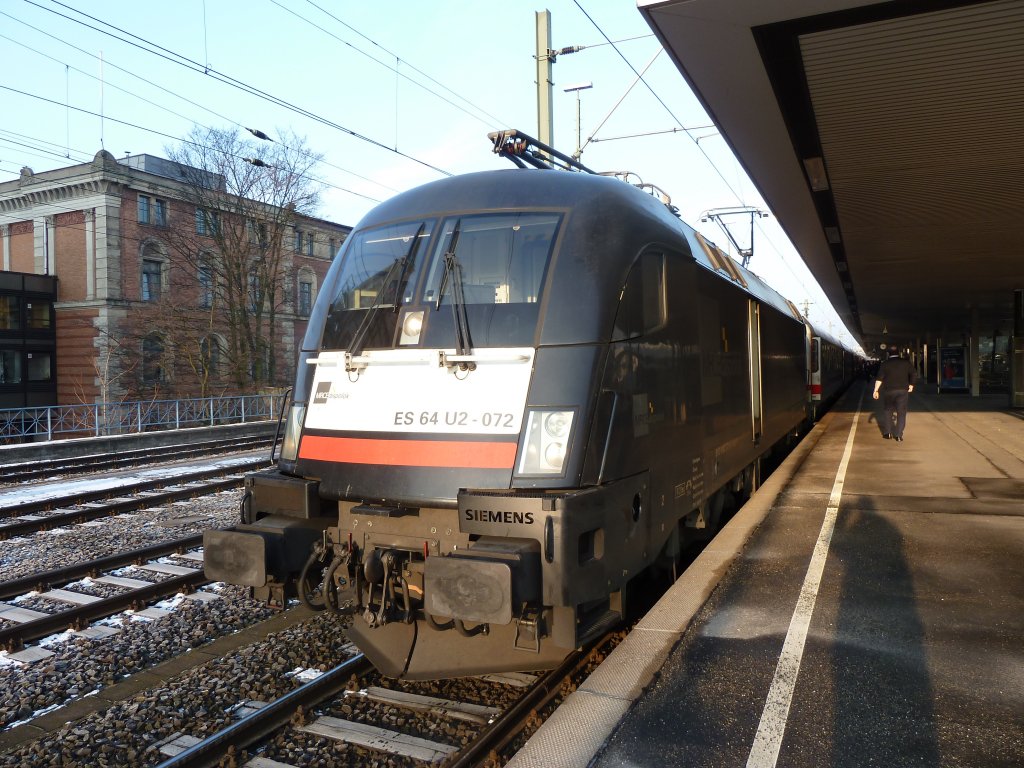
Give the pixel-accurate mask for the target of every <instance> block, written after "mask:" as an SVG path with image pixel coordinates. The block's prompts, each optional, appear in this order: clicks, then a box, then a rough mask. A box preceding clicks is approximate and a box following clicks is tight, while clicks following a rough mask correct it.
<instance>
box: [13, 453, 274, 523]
mask: <svg viewBox="0 0 1024 768" xmlns="http://www.w3.org/2000/svg"><path fill="white" fill-rule="evenodd" d="M266 465H267V459H266V458H261V459H248V460H244V461H240V462H237V463H233V464H231V465H225V466H219V467H214V468H212V469H202V470H197V471H192V472H184V473H179V474H176V475H174V476H173V477H170V476H163V477H158V478H151V479H147V480H142V481H138V482H132V483H127V484H124V485H119V486H116V487H106V488H102V489H99V490H88V491H82V492H79V493H74V494H69V495H66V496H61V497H49V498H41V499H35V500H30V501H23V502H15V503H10V504H5V502H4V499H3V496H2V495H0V505H2V506H0V539H5V538H10V537H13V536H25V535H29V534H32V533H37V532H39V531H43V530H47V529H50V528H54V527H60V526H65V525H75V524H78V523H84V522H87V521H89V520H95V519H97V518H101V517H108V516H110V515H120V514H125V513H129V512H134V511H136V510H139V509H143V508H145V507H150V506H157V505H161V504H168V503H171V502H175V501H181V500H184V499H190V498H194V497H196V496H201V495H204V494H207V493H213V492H215V491H219V490H228V489H233V488H238V487H240V485H241V483H242V482H243V479H244V478H243V475H242V474H241V473H244V472H248V471H251V470H257V469H260V468H262V467H265V466H266Z"/></svg>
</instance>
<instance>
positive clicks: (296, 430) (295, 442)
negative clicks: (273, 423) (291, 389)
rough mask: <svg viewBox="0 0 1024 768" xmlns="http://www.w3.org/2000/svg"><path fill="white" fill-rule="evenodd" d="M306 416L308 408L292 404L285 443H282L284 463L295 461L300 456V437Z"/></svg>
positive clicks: (285, 431) (285, 430)
mask: <svg viewBox="0 0 1024 768" xmlns="http://www.w3.org/2000/svg"><path fill="white" fill-rule="evenodd" d="M305 416H306V406H304V405H297V404H292V407H291V410H289V411H288V422H287V423H286V424H285V427H284V441H283V442H282V443H281V458H282V459H283V460H284V461H295V458H296V457H297V456H298V455H299V435H300V433H301V432H302V421H303V419H304V418H305Z"/></svg>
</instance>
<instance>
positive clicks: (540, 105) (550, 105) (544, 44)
mask: <svg viewBox="0 0 1024 768" xmlns="http://www.w3.org/2000/svg"><path fill="white" fill-rule="evenodd" d="M536 17H537V139H538V141H540V142H541V143H542V144H547V145H548V146H549V147H550V146H552V136H553V135H554V133H555V128H554V117H553V112H554V96H553V94H552V88H553V83H552V82H551V55H550V53H549V51H550V50H551V11H537V12H536Z"/></svg>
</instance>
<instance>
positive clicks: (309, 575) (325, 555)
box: [298, 544, 330, 611]
mask: <svg viewBox="0 0 1024 768" xmlns="http://www.w3.org/2000/svg"><path fill="white" fill-rule="evenodd" d="M329 562H330V552H329V551H328V550H327V548H326V547H324V546H323V545H321V544H317V545H316V546H315V547H314V548H313V552H312V554H310V556H309V559H308V560H306V564H305V565H304V566H302V573H301V574H300V575H299V583H298V590H299V597H301V598H302V602H304V603H305V604H306V605H308V606H309V607H310V608H312V609H313V610H314V611H322V610H323V609H324V608H326V607H327V597H326V594H325V591H324V590H325V586H324V585H325V579H326V576H327V565H328V563H329Z"/></svg>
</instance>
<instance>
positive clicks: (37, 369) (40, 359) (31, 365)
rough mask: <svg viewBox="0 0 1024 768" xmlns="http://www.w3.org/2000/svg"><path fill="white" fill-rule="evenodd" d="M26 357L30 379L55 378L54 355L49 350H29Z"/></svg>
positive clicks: (48, 379)
mask: <svg viewBox="0 0 1024 768" xmlns="http://www.w3.org/2000/svg"><path fill="white" fill-rule="evenodd" d="M25 357H26V358H27V360H26V362H27V365H26V368H27V373H28V380H29V381H51V380H52V379H53V356H52V355H51V354H50V353H49V352H29V353H28V354H26V355H25Z"/></svg>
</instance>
